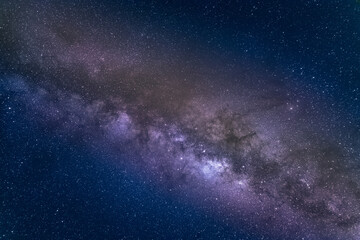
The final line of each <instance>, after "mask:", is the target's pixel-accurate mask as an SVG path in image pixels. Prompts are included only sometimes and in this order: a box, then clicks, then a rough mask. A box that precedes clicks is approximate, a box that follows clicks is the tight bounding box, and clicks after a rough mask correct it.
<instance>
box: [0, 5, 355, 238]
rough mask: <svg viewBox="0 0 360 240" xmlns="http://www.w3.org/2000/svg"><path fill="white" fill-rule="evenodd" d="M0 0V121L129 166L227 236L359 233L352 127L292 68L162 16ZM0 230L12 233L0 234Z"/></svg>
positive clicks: (121, 166) (6, 126) (243, 38)
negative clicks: (213, 42) (229, 50)
mask: <svg viewBox="0 0 360 240" xmlns="http://www.w3.org/2000/svg"><path fill="white" fill-rule="evenodd" d="M2 5H3V6H2V9H1V12H2V20H1V21H2V25H1V44H0V49H1V56H2V58H3V60H2V61H1V64H2V66H3V67H2V68H3V69H4V70H3V71H2V74H1V78H2V81H1V84H0V93H1V99H2V113H1V114H2V115H1V118H3V119H4V121H3V125H2V126H4V129H11V126H12V124H15V122H16V119H17V118H24V119H26V121H28V122H29V124H30V123H31V124H36V126H38V127H39V129H40V130H39V131H41V132H46V133H47V134H49V135H50V136H55V137H58V138H61V139H64V141H65V142H67V143H72V142H74V143H75V142H76V143H77V144H81V145H82V146H83V147H84V148H85V149H88V151H89V152H97V154H99V155H103V156H112V157H109V158H110V159H111V161H110V162H111V163H110V165H114V166H115V167H116V170H115V171H121V169H129V168H131V169H134V170H133V171H135V172H136V175H139V176H141V177H142V178H144V179H147V180H149V181H151V182H152V183H153V184H154V186H155V188H158V189H161V191H164V192H165V193H166V194H170V195H171V196H172V198H175V199H182V201H184V202H190V203H191V205H192V206H193V207H194V208H202V207H205V208H206V209H208V210H209V209H210V210H209V211H210V212H211V214H213V215H214V218H216V219H226V221H227V222H228V224H229V226H231V228H232V229H234V231H237V230H236V229H241V228H242V227H244V228H245V227H246V228H249V229H252V230H251V231H254V232H257V233H259V235H262V236H263V238H264V239H265V238H266V239H359V238H360V187H359V185H358V183H359V178H358V176H359V169H358V166H359V165H358V163H357V162H356V161H358V160H359V148H358V146H359V145H358V143H357V141H356V139H358V136H359V135H358V132H359V128H358V126H356V124H357V123H356V122H355V121H353V122H351V121H347V123H346V124H345V123H344V124H343V122H341V121H342V119H345V117H343V118H341V117H340V120H339V119H337V118H335V117H334V116H336V115H337V113H336V111H339V112H341V110H340V109H338V110H337V108H336V107H334V108H333V111H326V110H323V111H321V109H322V108H323V107H324V106H325V105H326V104H327V103H323V102H324V100H322V99H325V98H326V96H325V95H319V99H320V100H318V101H317V102H315V100H314V99H315V97H313V96H316V94H317V90H316V89H315V90H311V91H308V92H306V91H305V90H304V89H306V88H305V87H303V86H301V85H302V83H301V82H299V81H297V79H296V76H295V75H292V73H291V71H289V72H286V71H285V72H278V73H276V72H272V73H270V72H269V70H267V69H266V67H264V66H263V65H266V64H264V63H261V61H251V60H246V57H244V59H245V60H243V61H238V62H235V63H231V61H230V60H229V59H230V58H231V57H230V54H229V55H228V56H226V55H225V57H224V55H221V57H218V58H217V57H216V56H217V53H214V52H211V47H202V46H201V41H202V40H198V41H189V40H181V37H179V36H177V35H176V34H173V31H172V30H171V29H168V26H167V25H166V24H164V25H163V26H161V25H156V24H148V25H143V23H142V20H138V21H135V20H134V19H133V18H132V17H131V16H126V13H127V11H130V10H126V9H125V10H122V11H121V12H120V13H119V14H118V15H116V17H115V18H113V17H112V16H105V15H106V14H104V12H102V11H103V10H104V9H106V8H107V7H108V6H107V7H106V6H102V5H101V4H100V5H99V9H95V8H93V5H92V7H89V6H88V5H84V6H82V7H81V6H77V5H75V4H74V5H72V4H71V3H69V4H65V3H64V4H61V3H42V2H41V3H40V2H33V3H22V2H17V1H14V2H11V1H10V2H8V3H4V4H2ZM94 6H97V5H96V4H95V5H94ZM154 18H155V17H154ZM112 19H116V21H112ZM149 21H152V20H149ZM189 21H191V20H189ZM199 34H200V33H199ZM180 35H181V34H180ZM248 38H250V37H249V36H247V37H246V36H239V39H238V41H239V42H241V41H244V42H246V41H249V40H248ZM254 44H257V43H254ZM244 56H245V55H244ZM324 61H326V59H324ZM345 68H346V67H345ZM300 70H301V68H300ZM302 74H303V73H302V72H300V75H299V76H301V75H302ZM304 78H308V79H311V78H312V77H311V76H304ZM313 78H315V77H313ZM284 79H285V80H284ZM314 81H315V80H314ZM304 85H305V84H304ZM15 110H16V111H15ZM13 111H15V113H14V112H13ZM334 112H335V113H334ZM350 115H351V114H350ZM11 116H12V117H11ZM14 116H15V117H14ZM16 116H21V117H16ZM353 116H354V115H353ZM354 118H356V116H354ZM14 119H15V120H14ZM340 125H343V126H344V127H343V128H339V127H338V126H340ZM9 131H10V130H9ZM4 132H6V131H5V130H4ZM5 135H6V134H5ZM5 139H7V138H5V137H4V141H6V140H5ZM8 141H10V140H8ZM54 141H55V140H54ZM29 144H31V143H29ZM49 144H50V143H49ZM356 144H357V145H356ZM45 146H46V145H45ZM98 149H101V152H99V151H98ZM4 156H5V154H4ZM7 156H8V155H7ZM117 156H123V157H117ZM124 156H126V157H124ZM74 158H75V157H74ZM60 159H61V157H59V160H57V161H58V164H61V160H60ZM27 161H29V160H26V159H25V160H21V164H24V165H26V162H27ZM98 161H99V164H108V162H106V161H103V160H98ZM83 164H86V163H83ZM6 166H8V167H6V169H5V171H9V172H10V171H12V170H11V168H12V167H11V165H6ZM82 174H83V173H82ZM5 176H7V177H5ZM9 176H10V175H9V174H4V178H3V179H4V181H10V182H11V181H12V180H11V178H10V177H9ZM5 179H6V180H5ZM99 181H101V180H100V179H99ZM165 193H164V194H165ZM7 196H9V195H4V196H3V197H2V198H3V199H2V200H3V202H4V204H5V202H7V201H10V200H11V199H9V197H7ZM119 198H121V197H120V196H119ZM5 205H6V204H5ZM5 205H4V206H5ZM6 206H7V205H6ZM5 208H6V207H5ZM90 211H91V210H90ZM35 214H36V213H35ZM1 221H6V219H5V220H1ZM2 225H4V226H6V224H4V223H3V224H2ZM5 228H6V227H5ZM5 232H6V234H5ZM3 236H4V239H18V238H16V237H15V238H11V235H8V231H7V230H4V235H3ZM6 236H8V237H9V236H10V237H9V238H7V237H6ZM18 236H21V235H18ZM26 236H27V235H23V236H22V237H25V238H26ZM58 237H59V239H67V237H66V233H64V234H61V233H60V235H59V236H58ZM118 237H119V239H121V236H118ZM95 238H96V237H95ZM128 238H134V239H135V238H138V237H128ZM143 238H144V237H143ZM185 238H186V237H185ZM191 238H194V239H197V237H196V236H195V237H190V236H189V239H191ZM213 238H214V239H217V238H221V237H216V236H215V235H213ZM239 238H240V237H234V239H239ZM254 238H255V237H254ZM21 239H24V238H21ZM54 239H55V238H54ZM56 239H57V238H56ZM79 239H81V237H80V238H79ZM126 239H127V238H126ZM199 239H201V238H200V237H199ZM244 239H245V238H244Z"/></svg>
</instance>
